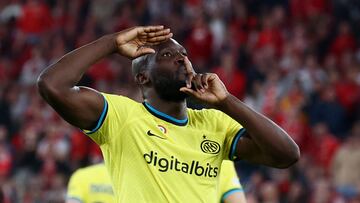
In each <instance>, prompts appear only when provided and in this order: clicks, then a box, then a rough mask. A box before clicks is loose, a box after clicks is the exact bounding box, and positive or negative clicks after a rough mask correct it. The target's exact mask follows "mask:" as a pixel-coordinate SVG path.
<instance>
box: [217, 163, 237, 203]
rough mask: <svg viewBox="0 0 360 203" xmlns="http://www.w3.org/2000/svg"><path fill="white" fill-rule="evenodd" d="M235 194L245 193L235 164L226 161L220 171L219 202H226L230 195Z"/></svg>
mask: <svg viewBox="0 0 360 203" xmlns="http://www.w3.org/2000/svg"><path fill="white" fill-rule="evenodd" d="M235 192H243V189H242V186H241V184H240V181H239V178H238V176H237V173H236V170H235V166H234V163H233V162H232V161H227V160H224V161H223V162H222V166H221V171H220V186H219V197H220V201H219V202H224V200H225V199H226V198H227V197H228V196H229V195H231V194H233V193H235Z"/></svg>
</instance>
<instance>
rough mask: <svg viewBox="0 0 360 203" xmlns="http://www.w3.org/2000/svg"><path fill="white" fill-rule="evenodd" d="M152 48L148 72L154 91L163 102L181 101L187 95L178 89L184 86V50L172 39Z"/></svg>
mask: <svg viewBox="0 0 360 203" xmlns="http://www.w3.org/2000/svg"><path fill="white" fill-rule="evenodd" d="M154 48H155V51H156V53H155V54H153V55H152V56H151V57H152V58H151V59H150V62H149V66H150V67H149V71H150V80H151V82H152V84H153V86H154V88H155V91H156V92H157V94H158V95H159V97H160V98H161V99H163V100H167V101H174V102H178V101H183V100H184V99H185V98H186V97H187V95H186V94H185V93H183V92H180V91H179V89H180V88H181V87H185V86H186V75H187V74H186V69H185V64H184V57H185V56H186V55H187V54H186V50H185V48H184V47H183V46H181V45H180V44H179V43H177V42H176V41H175V40H173V39H170V40H168V41H166V42H164V43H162V44H160V45H158V46H156V47H154Z"/></svg>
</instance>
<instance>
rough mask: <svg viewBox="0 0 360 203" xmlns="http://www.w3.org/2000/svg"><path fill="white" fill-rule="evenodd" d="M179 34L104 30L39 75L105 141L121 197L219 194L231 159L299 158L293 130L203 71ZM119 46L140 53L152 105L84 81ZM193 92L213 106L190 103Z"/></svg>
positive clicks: (42, 86) (276, 163) (57, 103)
mask: <svg viewBox="0 0 360 203" xmlns="http://www.w3.org/2000/svg"><path fill="white" fill-rule="evenodd" d="M171 37H172V33H171V32H170V29H165V28H164V27H163V26H148V27H135V28H130V29H127V30H124V31H121V32H119V33H116V34H111V35H106V36H104V37H102V38H100V39H98V40H96V41H94V42H92V43H90V44H87V45H85V46H83V47H81V48H78V49H76V50H74V51H72V52H70V53H68V54H66V55H65V56H64V57H62V58H61V59H60V60H59V61H58V62H56V63H55V64H52V65H51V66H50V67H48V68H47V69H45V71H43V72H42V73H41V74H40V76H39V79H38V87H39V91H40V94H41V95H42V96H43V98H44V99H45V100H46V101H47V102H48V103H49V104H50V105H51V106H52V107H53V108H54V109H55V110H56V111H57V112H58V113H59V114H60V115H61V116H62V117H63V118H64V119H65V120H66V121H68V122H69V123H71V124H73V125H74V126H77V127H79V128H81V129H83V130H84V132H86V134H88V136H90V138H92V139H93V140H94V141H95V142H96V143H97V144H98V145H99V146H100V148H101V150H102V153H103V155H104V160H105V165H106V167H107V168H108V171H109V175H110V178H111V180H112V181H113V187H114V193H115V199H116V202H183V201H190V202H216V197H217V189H216V185H217V183H218V178H217V177H218V175H219V171H220V165H221V163H222V161H223V160H224V159H232V160H235V159H243V160H248V161H250V162H253V163H259V164H264V165H267V166H271V167H277V168H286V167H289V166H290V165H292V164H293V163H295V162H296V161H297V160H298V159H299V156H300V155H299V154H300V153H299V148H298V146H297V145H296V144H295V142H294V141H293V140H292V139H291V138H290V136H289V135H287V133H286V132H285V131H283V130H282V129H281V128H280V127H278V126H277V125H276V124H275V123H273V122H272V121H270V120H269V119H268V118H266V117H265V116H263V115H261V114H259V113H257V112H255V111H254V110H252V109H250V108H248V107H247V106H246V105H244V104H243V103H242V102H241V101H239V100H238V99H237V98H235V97H234V96H232V95H231V94H229V93H228V91H227V90H226V88H225V86H224V85H223V83H222V82H221V81H220V79H219V78H218V77H217V76H216V75H215V74H212V73H207V74H196V73H195V71H194V69H193V68H192V66H191V63H190V61H189V60H188V58H187V56H186V50H185V49H184V47H182V46H181V45H180V44H179V43H177V42H176V41H175V40H173V39H170V38H171ZM113 53H119V54H121V55H122V56H125V57H128V58H129V59H132V60H133V65H132V66H133V67H132V68H133V73H134V77H135V81H136V82H137V84H139V86H140V88H141V91H142V94H143V97H144V103H142V104H141V103H137V102H135V101H133V100H131V99H129V98H126V97H123V96H117V95H111V94H105V93H99V92H97V91H96V90H93V89H90V88H87V87H78V86H76V84H77V83H78V81H79V80H80V78H81V76H82V75H83V74H84V73H85V72H86V71H87V70H88V68H89V66H91V65H92V64H94V63H95V62H97V61H98V60H100V59H101V58H104V57H106V56H108V55H110V54H113ZM188 95H190V96H192V97H194V98H196V99H198V100H199V101H200V102H203V103H205V104H207V105H211V106H212V107H213V108H214V109H204V110H192V109H187V108H186V101H185V98H186V97H187V96H188ZM215 109H217V110H215ZM242 126H244V127H242Z"/></svg>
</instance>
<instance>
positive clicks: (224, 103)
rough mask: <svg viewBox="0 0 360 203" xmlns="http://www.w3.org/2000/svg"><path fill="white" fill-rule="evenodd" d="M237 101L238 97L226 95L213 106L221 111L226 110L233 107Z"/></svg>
mask: <svg viewBox="0 0 360 203" xmlns="http://www.w3.org/2000/svg"><path fill="white" fill-rule="evenodd" d="M234 100H236V97H235V96H233V95H232V94H230V93H229V92H227V93H226V95H225V96H224V97H223V98H222V99H220V100H219V101H218V102H217V103H216V104H213V106H214V108H215V109H217V110H220V111H223V110H225V109H226V108H227V107H228V106H231V105H230V104H231V103H232V102H233V101H234Z"/></svg>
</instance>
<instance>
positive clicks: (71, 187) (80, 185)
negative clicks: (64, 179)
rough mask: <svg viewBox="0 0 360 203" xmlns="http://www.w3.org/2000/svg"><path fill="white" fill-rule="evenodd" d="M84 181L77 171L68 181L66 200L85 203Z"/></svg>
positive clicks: (79, 171)
mask: <svg viewBox="0 0 360 203" xmlns="http://www.w3.org/2000/svg"><path fill="white" fill-rule="evenodd" d="M85 181H86V180H85V179H84V178H83V177H82V173H81V169H80V170H77V171H76V172H75V173H74V174H73V175H72V176H71V177H70V180H69V184H68V188H67V195H66V198H67V199H73V200H77V201H78V202H85V200H86V195H87V194H86V189H87V187H86V182H85Z"/></svg>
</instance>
